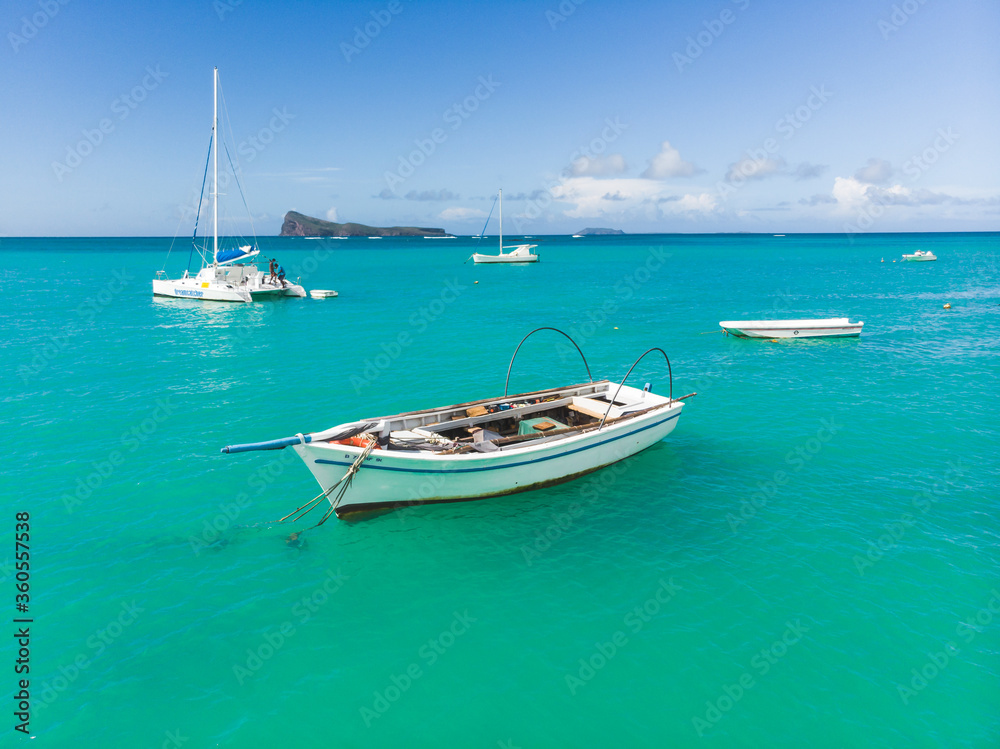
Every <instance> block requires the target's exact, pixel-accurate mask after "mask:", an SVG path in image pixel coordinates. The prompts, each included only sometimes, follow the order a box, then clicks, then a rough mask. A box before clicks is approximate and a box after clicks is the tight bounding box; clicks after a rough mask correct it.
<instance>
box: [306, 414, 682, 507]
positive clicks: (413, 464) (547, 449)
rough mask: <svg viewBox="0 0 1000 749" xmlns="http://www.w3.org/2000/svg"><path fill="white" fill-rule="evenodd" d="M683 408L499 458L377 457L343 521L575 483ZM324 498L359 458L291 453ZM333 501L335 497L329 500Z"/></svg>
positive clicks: (347, 498)
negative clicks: (358, 514)
mask: <svg viewBox="0 0 1000 749" xmlns="http://www.w3.org/2000/svg"><path fill="white" fill-rule="evenodd" d="M683 406H684V404H683V403H681V402H679V401H674V402H673V403H671V404H669V405H667V406H664V407H663V408H658V409H655V410H653V411H650V412H648V413H644V414H641V415H639V416H636V417H634V418H630V419H623V420H621V421H618V422H616V423H614V424H609V425H605V427H604V428H603V429H601V430H600V431H591V432H585V433H583V434H580V435H576V436H573V437H570V438H566V439H559V440H552V441H550V442H545V441H541V440H540V441H539V442H540V444H537V445H532V446H531V447H522V448H519V449H515V450H502V451H498V452H493V453H473V454H465V455H449V456H437V455H433V454H414V453H406V452H395V451H383V450H375V451H373V452H372V453H371V454H370V455H369V456H368V458H367V459H366V461H365V462H364V464H363V465H362V466H361V468H360V470H359V471H358V473H357V474H356V476H355V477H354V480H353V483H352V484H351V486H350V487H349V489H348V490H347V492H346V493H345V494H344V496H343V498H342V499H341V501H340V503H339V505H338V506H337V515H338V516H344V515H346V514H350V513H352V512H359V511H366V510H376V509H386V508H392V507H400V506H407V505H417V504H427V503H435V502H457V501H463V500H475V499H485V498H487V497H498V496H503V495H506V494H514V493H517V492H522V491H529V490H532V489H538V488H540V487H543V486H550V485H552V484H558V483H562V482H564V481H570V480H572V479H574V478H576V477H578V476H582V475H584V474H586V473H590V472H591V471H596V470H597V469H599V468H603V467H604V466H607V465H611V464H612V463H616V462H618V461H620V460H624V459H625V458H628V457H630V456H632V455H635V454H636V453H638V452H641V451H642V450H645V449H646V448H648V447H650V446H652V445H654V444H656V443H657V442H659V441H660V440H662V439H663V438H665V437H666V436H667V435H668V434H670V432H672V431H673V429H674V428H675V427H676V426H677V421H678V419H679V417H680V414H681V410H682V409H683ZM293 447H294V449H295V451H296V452H297V453H298V455H299V457H301V458H302V460H303V461H304V462H305V464H306V466H307V467H308V468H309V470H310V471H311V472H312V474H313V476H314V477H315V478H316V481H317V482H318V483H319V485H320V486H321V487H322V488H323V490H324V491H328V490H330V488H331V487H333V486H334V485H335V484H336V483H337V482H338V481H339V480H340V479H341V478H342V477H343V476H344V474H345V473H346V471H347V469H348V468H349V467H350V466H351V465H352V464H353V463H354V462H355V461H356V460H357V458H358V457H359V455H360V454H361V452H362V450H361V448H357V447H352V446H348V445H340V444H336V445H333V444H329V443H310V444H299V445H294V446H293ZM331 499H332V496H331Z"/></svg>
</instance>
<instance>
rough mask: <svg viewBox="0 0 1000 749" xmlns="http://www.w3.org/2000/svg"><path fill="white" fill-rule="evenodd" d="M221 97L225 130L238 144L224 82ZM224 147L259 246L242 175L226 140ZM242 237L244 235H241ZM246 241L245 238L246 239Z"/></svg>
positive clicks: (254, 242)
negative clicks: (241, 178)
mask: <svg viewBox="0 0 1000 749" xmlns="http://www.w3.org/2000/svg"><path fill="white" fill-rule="evenodd" d="M219 95H220V96H221V97H222V112H223V117H224V122H225V128H226V129H228V130H229V140H230V141H232V142H233V143H235V142H236V136H234V135H233V121H232V118H231V117H230V116H229V105H227V104H226V92H225V91H224V90H223V89H222V82H221V81H220V82H219ZM222 145H223V146H224V147H225V149H226V158H227V159H229V167H230V168H231V169H232V170H233V177H234V178H235V179H236V186H237V187H238V188H239V190H240V197H241V198H243V206H244V207H245V208H246V210H247V218H249V219H250V234H251V236H252V237H253V245H254V246H256V245H257V229H256V228H255V227H254V225H253V216H252V215H251V213H250V206H248V205H247V199H246V196H245V195H244V194H243V185H242V184H241V180H240V174H239V173H238V172H237V170H236V166H235V165H234V164H233V159H232V156H230V155H229V146H228V145H227V144H226V141H225V139H223V141H222ZM240 236H242V235H240ZM244 239H245V237H244Z"/></svg>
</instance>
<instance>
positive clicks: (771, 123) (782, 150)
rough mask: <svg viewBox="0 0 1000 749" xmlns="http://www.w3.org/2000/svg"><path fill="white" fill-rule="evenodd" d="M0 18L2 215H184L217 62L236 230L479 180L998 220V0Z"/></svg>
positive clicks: (581, 223)
mask: <svg viewBox="0 0 1000 749" xmlns="http://www.w3.org/2000/svg"><path fill="white" fill-rule="evenodd" d="M366 27H367V33H366ZM0 31H2V32H3V36H4V38H3V39H2V40H0V66H2V67H0V70H2V80H3V86H2V87H0V153H2V169H0V235H3V236H36V235H41V236H46V235H51V236H74V235H94V236H103V235H107V236H128V235H161V236H162V235H165V236H172V235H174V233H175V232H179V233H180V234H187V233H188V232H190V229H191V225H190V215H189V214H190V212H189V210H187V208H188V207H189V206H191V205H192V203H193V202H195V201H196V196H197V190H198V188H199V187H200V180H201V174H202V168H203V165H204V159H205V154H206V149H207V145H208V139H209V135H210V124H211V81H212V67H213V66H215V65H218V67H219V69H220V76H221V80H222V86H223V91H224V93H225V97H226V101H227V104H228V111H229V115H230V118H231V123H232V131H233V135H234V138H235V143H236V144H240V145H239V146H237V150H238V151H239V152H240V153H241V154H242V156H241V157H240V160H241V166H242V169H243V172H244V175H245V180H244V181H245V185H246V189H247V193H248V199H249V203H250V207H251V209H252V211H253V214H254V216H255V221H256V225H257V231H258V233H259V234H276V233H278V231H279V229H280V226H281V220H282V216H283V215H284V213H285V212H286V211H288V210H297V211H300V212H302V213H306V214H310V215H314V216H319V217H323V218H326V217H331V218H335V219H336V220H340V221H358V222H363V223H368V224H375V225H385V224H415V225H421V226H439V227H444V228H445V229H447V230H449V231H451V232H454V233H460V234H468V233H475V232H477V231H478V230H479V229H480V228H481V227H482V223H483V220H484V218H483V217H484V216H485V215H486V213H487V212H488V211H489V208H490V203H491V200H492V197H491V196H492V195H494V194H495V192H496V190H497V188H500V187H502V188H503V190H504V196H505V200H504V219H505V221H504V224H505V227H504V228H505V230H506V231H507V232H518V231H519V232H521V233H529V234H545V233H570V232H573V231H575V230H578V229H581V228H583V227H586V226H608V227H615V228H621V229H624V230H625V231H627V232H657V231H660V232H714V231H773V232H785V231H788V232H793V231H844V230H845V228H846V227H855V228H856V229H857V230H865V231H900V230H903V231H966V230H968V231H972V230H996V229H997V228H998V218H1000V183H998V178H997V174H998V169H997V167H998V164H1000V145H998V139H1000V96H998V92H1000V44H998V42H997V40H998V39H1000V4H998V3H997V2H995V0H949V1H948V2H943V0H923V1H921V0H905V2H901V1H900V0H891V1H890V0H886V1H885V2H880V1H878V0H844V1H843V2H836V3H833V2H828V3H799V2H788V1H783V2H777V1H775V0H771V1H770V2H768V1H766V0H735V1H734V0H717V1H716V2H698V3H695V2H664V1H663V0H660V1H659V2H629V1H628V0H626V1H625V2H616V3H610V2H600V1H599V0H585V1H583V2H579V4H576V3H574V2H573V0H564V2H562V3H560V2H558V0H549V1H548V2H545V1H539V2H533V1H531V2H529V1H525V2H503V3H492V4H485V3H469V2H432V1H429V0H428V1H425V2H419V3H418V2H412V1H409V0H395V1H394V2H381V1H373V2H353V1H343V2H337V3H326V2H318V1H315V0H314V1H312V2H287V3H279V2H263V0H242V2H240V0H216V1H215V2H213V0H199V1H198V2H191V1H189V0H179V1H177V2H170V3H162V2H160V3H149V2H128V3H125V2H100V3H88V2H84V1H83V0H68V2H65V4H61V3H60V2H59V0H30V1H29V0H13V1H12V2H8V3H6V4H5V5H4V8H3V11H0ZM374 32H377V33H374ZM484 81H485V83H484ZM138 99H141V101H139V100H138ZM456 107H457V108H456ZM276 113H280V114H281V116H280V117H278V116H277V115H276ZM102 125H103V129H104V131H105V132H101V130H102ZM435 136H436V141H435ZM88 137H89V140H90V141H99V142H97V145H95V146H92V147H91V146H90V144H89V143H88V142H87V140H88ZM251 138H255V139H256V138H259V140H251ZM263 141H267V142H266V143H265V142H263ZM421 143H422V144H423V147H424V150H425V151H430V153H429V154H428V155H426V156H424V155H423V154H421V153H420V152H419V150H418V147H419V145H420V144H421ZM431 149H433V150H431Z"/></svg>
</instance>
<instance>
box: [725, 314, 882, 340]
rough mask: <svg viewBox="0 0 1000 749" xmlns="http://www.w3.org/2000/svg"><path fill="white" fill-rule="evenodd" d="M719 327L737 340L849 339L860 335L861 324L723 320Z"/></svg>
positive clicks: (840, 319)
mask: <svg viewBox="0 0 1000 749" xmlns="http://www.w3.org/2000/svg"><path fill="white" fill-rule="evenodd" d="M719 326H720V327H721V328H722V329H723V330H724V331H726V333H727V334H728V335H734V336H736V337H737V338H849V337H852V336H859V335H861V328H863V327H864V323H863V322H850V321H849V318H847V317H828V318H825V319H822V320H723V321H722V322H720V323H719Z"/></svg>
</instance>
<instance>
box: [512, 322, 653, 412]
mask: <svg viewBox="0 0 1000 749" xmlns="http://www.w3.org/2000/svg"><path fill="white" fill-rule="evenodd" d="M539 330H554V331H555V332H556V333H559V334H560V335H563V336H566V338H567V339H568V340H569V342H570V343H572V344H573V346H574V347H576V350H577V352H578V353H579V354H580V358H581V359H583V366H585V367H586V368H587V377H589V378H590V381H591V382H593V381H594V376H593V375H592V374H590V365H589V364H587V357H586V356H584V355H583V351H581V350H580V347H579V346H577V345H576V341H574V340H573V339H572V338H570V337H569V336H568V335H566V333H563V331H561V330H559V328H550V327H547V326H546V327H541V328H535V329H534V330H532V331H531V332H530V333H528V335H526V336H525V337H524V338H522V339H521V342H520V343H519V344H517V348H516V349H514V356H512V357H510V364H508V365H507V379H506V380H504V383H503V397H504V398H506V397H507V388H508V386H509V385H510V370H511V369H512V368H513V366H514V359H515V357H517V352H518V351H520V350H521V346H523V345H524V342H525V341H526V340H528V339H529V338H530V337H531V336H532V335H534V334H535V333H537V332H538V331H539ZM646 353H647V354H648V353H649V352H648V351H647V352H646ZM643 356H645V354H643ZM664 356H666V354H664ZM640 358H641V357H640ZM636 364H638V362H636ZM632 366H633V367H634V366H635V364H633V365H632ZM631 371H632V370H631V369H630V370H629V372H631ZM627 376H628V375H626V377H627ZM601 423H602V424H603V423H604V422H601Z"/></svg>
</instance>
